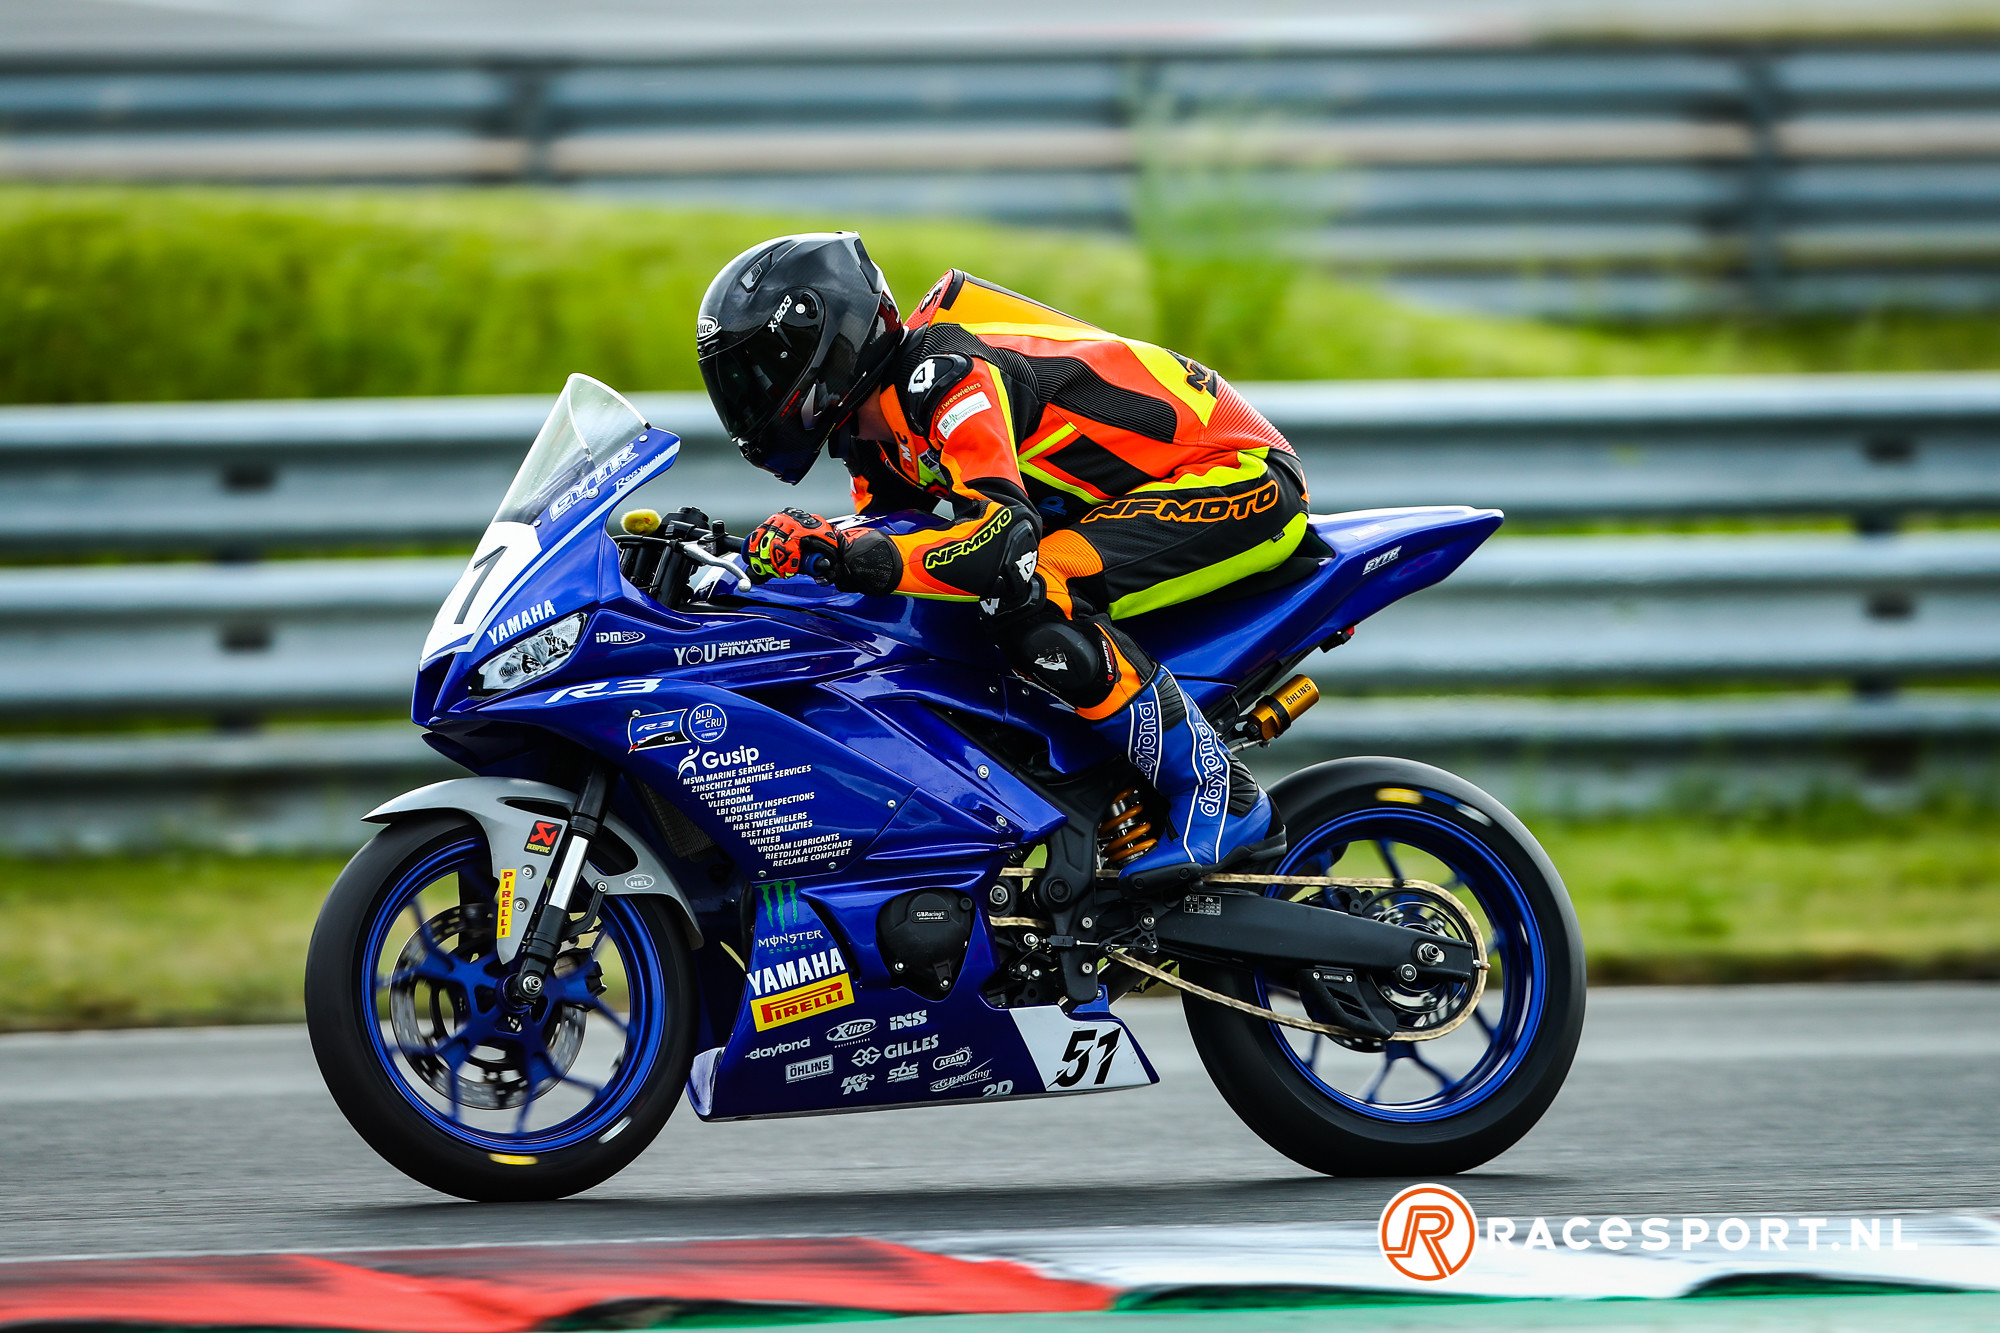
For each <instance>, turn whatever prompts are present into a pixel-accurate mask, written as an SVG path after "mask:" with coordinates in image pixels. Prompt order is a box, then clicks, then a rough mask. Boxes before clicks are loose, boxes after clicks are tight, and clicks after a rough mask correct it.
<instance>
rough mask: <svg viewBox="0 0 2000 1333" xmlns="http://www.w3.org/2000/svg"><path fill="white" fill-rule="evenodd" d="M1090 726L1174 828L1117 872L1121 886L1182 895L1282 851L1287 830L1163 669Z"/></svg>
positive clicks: (1254, 782)
mask: <svg viewBox="0 0 2000 1333" xmlns="http://www.w3.org/2000/svg"><path fill="white" fill-rule="evenodd" d="M1091 725H1092V726H1093V727H1094V728H1096V730H1097V733H1098V734H1099V735H1100V736H1103V737H1104V738H1105V739H1107V740H1109V741H1110V742H1111V743H1112V744H1114V745H1120V746H1123V747H1124V750H1125V754H1126V756H1127V757H1128V758H1130V759H1131V761H1132V763H1133V765H1134V766H1135V767H1136V768H1138V770H1139V771H1140V772H1141V773H1143V774H1145V776H1146V779H1147V780H1148V781H1149V782H1151V783H1152V784H1153V786H1154V787H1155V788H1156V789H1157V790H1158V791H1159V793H1160V795H1161V796H1162V797H1164V798H1165V799H1166V814H1167V818H1168V819H1169V820H1170V821H1171V823H1172V828H1171V829H1170V830H1169V831H1168V832H1167V833H1166V834H1165V835H1163V836H1162V837H1161V838H1160V840H1159V841H1158V842H1157V843H1155V844H1154V845H1153V847H1152V848H1151V850H1149V851H1147V852H1146V854H1145V855H1143V856H1141V857H1138V858H1137V859H1135V860H1133V861H1129V862H1127V863H1126V864H1125V865H1124V866H1122V867H1121V868H1120V872H1119V883H1120V884H1121V885H1122V886H1124V887H1125V888H1127V889H1128V890H1129V891H1137V892H1138V893H1141V894H1146V895H1149V896H1165V895H1169V894H1172V893H1175V892H1183V891H1185V890H1187V889H1191V888H1193V887H1195V886H1196V885H1197V884H1198V883H1199V882H1200V881H1201V877H1202V876H1203V875H1208V874H1213V873H1215V872H1217V871H1221V870H1228V869H1230V868H1231V867H1234V866H1240V865H1244V864H1246V863H1249V862H1253V861H1256V860H1259V859H1261V858H1264V857H1269V856H1275V855H1276V854H1278V853H1279V852H1282V851H1284V850H1285V826H1284V824H1283V822H1282V821H1280V820H1279V818H1278V815H1277V812H1276V811H1275V810H1273V809H1272V808H1271V798H1270V797H1268V796H1266V795H1265V794H1264V791H1263V789H1262V788H1261V787H1259V786H1258V785H1257V780H1256V779H1255V778H1253V777H1251V776H1250V770H1249V769H1248V768H1245V767H1244V766H1243V762H1242V761H1241V760H1240V759H1238V758H1237V757H1236V756H1235V755H1233V754H1231V753H1230V752H1229V747H1228V746H1227V745H1224V744H1223V742H1222V737H1220V736H1218V735H1216V732H1215V728H1214V727H1212V726H1210V725H1209V723H1208V719H1207V718H1206V717H1203V716H1202V712H1201V710H1200V709H1199V708H1196V707H1195V706H1194V705H1193V704H1192V703H1191V702H1190V701H1189V700H1188V698H1187V696H1186V695H1184V694H1182V693H1181V687H1180V685H1179V683H1178V682H1176V681H1175V680H1174V677H1173V674H1172V673H1171V672H1169V671H1168V670H1167V669H1166V668H1165V667H1163V666H1160V667H1155V668H1154V671H1153V678H1152V680H1150V681H1149V682H1147V684H1146V687H1145V688H1144V689H1142V690H1140V691H1139V692H1138V693H1137V694H1135V695H1133V696H1132V698H1131V700H1130V701H1129V702H1127V703H1126V704H1125V706H1124V707H1122V708H1120V709H1118V710H1117V711H1116V712H1113V713H1111V714H1110V715H1108V716H1106V717H1103V718H1098V719H1092V721H1091Z"/></svg>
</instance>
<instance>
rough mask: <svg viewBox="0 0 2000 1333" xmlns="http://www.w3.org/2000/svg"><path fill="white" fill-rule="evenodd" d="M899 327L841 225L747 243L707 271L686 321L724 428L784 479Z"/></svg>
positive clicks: (809, 461)
mask: <svg viewBox="0 0 2000 1333" xmlns="http://www.w3.org/2000/svg"><path fill="white" fill-rule="evenodd" d="M902 336H903V319H902V315H901V314H900V313H899V312H898V311H897V309H896V298H895V297H893V296H891V295H890V294H889V284H888V282H887V281H886V280H885V279H884V278H883V277H882V270H881V269H880V268H878V267H876V265H875V262H874V261H873V260H871V259H870V258H869V257H868V251H867V250H866V249H864V248H863V247H862V244H861V237H860V236H859V235H857V234H856V233H854V232H851V231H839V232H814V233H809V234H807V235H802V236H780V237H779V238H777V239H776V240H772V241H765V242H764V243H763V244H762V245H754V246H752V247H750V248H749V249H748V250H745V251H744V252H743V253H742V254H740V255H738V256H736V258H734V259H732V260H730V261H729V262H728V263H727V264H725V265H724V266H723V269H722V272H720V273H718V274H716V275H715V281H714V282H711V283H710V284H709V285H708V293H707V294H706V295H705V296H703V297H702V298H701V312H700V314H699V315H698V316H697V318H696V319H695V351H696V355H697V358H698V360H699V362H700V365H701V378H702V382H703V383H704V384H706V385H707V386H708V396H709V400H710V401H711V402H713V403H714V404H715V411H716V415H717V416H719V417H721V418H722V425H723V429H725V430H727V431H728V432H729V435H730V438H731V439H733V440H735V441H736V447H737V448H738V449H739V450H741V451H742V454H743V457H744V458H745V459H747V460H748V461H749V462H751V463H753V464H755V465H756V466H758V467H760V468H763V469H764V470H765V471H766V472H769V473H771V474H772V475H774V476H776V477H777V478H778V479H779V480H781V481H785V482H789V483H791V484H793V485H796V484H798V482H799V480H800V479H801V478H803V477H804V476H805V475H806V473H807V472H808V471H809V470H810V469H811V468H812V465H813V463H814V461H815V460H816V459H817V458H818V457H819V453H820V449H821V447H822V446H824V445H825V444H826V443H827V441H828V440H829V439H831V438H832V436H833V433H834V432H835V431H837V430H839V429H840V428H841V427H842V426H845V425H846V424H847V423H848V421H849V420H851V419H852V418H853V416H854V411H855V409H856V408H857V407H859V406H860V405H861V401H862V399H863V398H865V397H866V396H867V395H868V394H869V393H871V392H872V391H873V390H874V389H875V387H876V385H877V384H879V383H880V382H881V379H882V377H883V375H884V374H885V373H886V372H887V370H888V367H889V358H890V355H891V354H892V353H893V352H894V351H895V350H896V346H897V344H898V343H899V342H900V341H901V339H902Z"/></svg>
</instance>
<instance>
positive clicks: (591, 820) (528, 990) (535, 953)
mask: <svg viewBox="0 0 2000 1333" xmlns="http://www.w3.org/2000/svg"><path fill="white" fill-rule="evenodd" d="M615 776H616V771H615V770H614V769H613V768H612V767H611V765H609V764H606V763H602V762H597V763H593V764H592V765H591V766H590V772H589V773H588V774H586V775H585V777H584V780H583V794H582V795H581V796H579V797H578V798H577V802H576V809H574V810H573V811H571V812H570V817H569V831H568V833H567V834H566V836H565V837H564V839H563V848H562V855H561V856H559V857H558V858H556V873H555V874H554V875H552V876H550V877H549V881H548V883H547V884H546V885H545V886H544V888H543V890H542V893H543V897H542V902H541V906H540V907H538V908H536V910H535V920H534V924H533V925H531V926H529V927H528V934H527V937H526V938H525V939H523V940H522V941H521V951H520V954H519V955H518V956H517V959H516V966H515V972H514V981H513V990H514V994H515V996H516V998H518V999H522V1000H528V1001H533V1000H537V999H539V998H541V994H542V986H543V982H544V981H545V980H546V978H547V977H548V974H549V968H550V967H551V966H553V965H554V963H555V960H556V954H557V952H558V951H560V949H561V948H562V939H563V933H564V930H565V929H566V928H567V926H568V925H569V910H570V903H571V901H572V899H574V897H575V896H576V886H577V885H578V884H579V883H581V882H582V881H583V878H584V873H583V872H584V867H585V866H586V864H587V863H588V862H589V859H590V844H591V840H592V839H594V838H596V837H597V835H598V832H599V831H600V830H601V829H602V828H603V820H604V808H605V806H606V805H608V804H610V801H611V780H612V778H613V777H615Z"/></svg>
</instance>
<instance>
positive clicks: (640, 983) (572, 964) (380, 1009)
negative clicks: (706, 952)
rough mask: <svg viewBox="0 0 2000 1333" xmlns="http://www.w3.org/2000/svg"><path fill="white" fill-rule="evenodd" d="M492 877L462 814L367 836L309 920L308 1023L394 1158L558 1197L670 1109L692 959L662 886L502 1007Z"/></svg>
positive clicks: (345, 1102) (574, 945)
mask: <svg viewBox="0 0 2000 1333" xmlns="http://www.w3.org/2000/svg"><path fill="white" fill-rule="evenodd" d="M495 889H496V885H495V882H494V879H493V876H492V873H491V870H490V869H489V859H488V856H487V851H486V845H485V840H484V834H483V832H482V831H481V830H480V828H479V826H478V825H477V824H476V823H474V822H472V821H471V820H469V819H467V818H466V817H465V816H463V815H457V814H429V815H421V816H418V817H415V818H412V819H408V820H404V821H401V822H398V823H396V824H393V825H391V826H389V827H388V828H385V829H384V830H382V832H380V833H378V834H377V835H376V836H375V838H374V839H373V840H372V841H371V842H369V844H368V845H367V846H366V847H364V848H362V849H361V851H360V852H358V853H357V854H356V855H355V857H354V859H353V860H352V861H350V862H348V864H347V867H346V869H344V870H343V871H341V873H340V877H339V878H338V879H337V880H336V881H335V882H334V885H333V889H332V892H331V893H329V894H328V896H327V900H326V903H325V905H324V906H323V907H322V908H321V910H320V916H319V921H318V924H317V925H316V926H315V927H314V928H313V937H312V945H311V947H310V949H309V951H308V953H307V957H306V985H305V1000H306V1023H307V1028H308V1030H309V1032H310V1033H311V1036H312V1044H313V1054H314V1056H315V1057H316V1058H317V1059H318V1061H319V1067H320V1072H321V1074H322V1075H323V1076H324V1077H325V1079H326V1085H327V1089H328V1091H329V1092H331V1093H332V1094H333V1099H334V1101H335V1103H336V1104H338V1105H339V1107H340V1109H341V1112H342V1114H344V1115H345V1116H346V1117H347V1120H348V1123H350V1124H351V1125H353V1126H354V1128H355V1130H356V1131H357V1132H358V1133H360V1135H361V1137H362V1138H364V1139H366V1140H367V1141H368V1144H369V1146H370V1147H372V1148H374V1149H375V1151H376V1152H378V1153H380V1154H381V1155H382V1156H383V1158H385V1159H386V1160H387V1161H388V1162H389V1163H390V1164H391V1165H393V1166H395V1167H396V1168H397V1169H398V1170H400V1171H402V1172H403V1173H404V1174H406V1175H408V1176H410V1177H412V1178H414V1179H416V1180H418V1181H421V1182H422V1183H423V1184H426V1185H428V1186H430V1187H431V1188H432V1189H435V1190H439V1191H441V1192H443V1193H445V1194H453V1195H457V1196H458V1197H459V1198H462V1199H473V1200H479V1201H489V1202H499V1201H513V1200H527V1199H556V1198H561V1197H563V1196H565V1195H570V1194H575V1193H577V1192H578V1191H580V1190H586V1189H589V1188H590V1187H591V1186H593V1185H597V1184H599V1183H601V1182H603V1181H604V1180H606V1179H608V1178H609V1177H610V1176H612V1175H613V1174H615V1173H616V1172H617V1171H619V1170H620V1169H622V1168H623V1167H624V1166H625V1165H626V1164H627V1163H629V1162H630V1161H631V1160H632V1159H633V1158H634V1157H636V1156H638V1155H639V1153H640V1152H641V1151H643V1150H644V1149H645V1148H646V1146H647V1145H648V1144H649V1143H651V1142H652V1140H653V1138H654V1136H655V1135H657V1134H658V1133H659V1132H660V1129H661V1127H662V1126H664V1125H665V1124H666V1121H667V1117H668V1116H669V1115H670V1114H671V1113H672V1112H673V1109H674V1106H675V1104H676V1103H677V1102H678V1101H679V1098H680V1092H681V1088H682V1086H683V1085H684V1084H685V1083H686V1081H687V1074H688V1065H689V1062H690V1061H691V1059H692V1058H693V1046H694V1039H693V1032H694V1014H695V1010H694V1006H695V993H694V984H693V960H692V956H691V953H690V950H689V947H688V944H687V940H686V937H685V935H684V934H683V932H682V929H681V926H680V923H679V921H677V920H676V919H675V917H674V915H673V914H672V912H671V910H670V909H669V907H668V906H667V904H666V902H665V901H664V900H662V899H659V898H654V897H648V896H644V895H635V896H631V897H607V898H606V899H605V900H604V904H603V910H602V919H601V922H600V923H599V924H598V925H597V927H596V928H595V929H594V930H593V931H590V932H587V933H584V934H582V935H580V936H578V937H576V938H573V939H571V940H568V941H565V946H564V947H565V953H564V955H563V957H562V958H559V959H558V961H557V967H556V969H555V970H554V971H552V972H551V975H550V978H549V987H548V992H547V995H546V997H545V999H544V1000H543V1001H542V1003H541V1004H540V1005H538V1006H537V1008H536V1009H535V1010H533V1011H531V1012H529V1013H527V1014H511V1013H509V1012H508V1011H507V1010H506V1008H505V1007H504V1006H503V1005H501V1004H500V1003H499V998H498V997H499V996H500V994H502V991H501V989H500V983H501V982H502V980H503V979H504V976H505V974H506V972H507V970H508V969H507V968H506V966H505V965H504V964H502V963H501V962H500V961H499V959H498V957H497V954H496V953H495V950H494V944H493V921H494V914H495V909H496V907H497V904H496V903H495V899H494V894H495ZM577 924H582V923H580V922H579V923H577Z"/></svg>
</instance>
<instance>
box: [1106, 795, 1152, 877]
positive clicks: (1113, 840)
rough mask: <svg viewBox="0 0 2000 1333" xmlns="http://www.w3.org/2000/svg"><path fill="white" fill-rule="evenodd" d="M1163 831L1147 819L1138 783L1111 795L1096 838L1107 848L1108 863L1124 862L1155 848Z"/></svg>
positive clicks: (1114, 865) (1117, 863)
mask: <svg viewBox="0 0 2000 1333" xmlns="http://www.w3.org/2000/svg"><path fill="white" fill-rule="evenodd" d="M1159 840H1160V835H1159V834H1157V833H1155V832H1154V831H1153V826H1152V824H1151V823H1149V822H1147V819H1146V804H1145V802H1144V801H1142V800H1141V799H1140V798H1139V789H1138V788H1137V787H1127V788H1126V789H1125V790H1124V791H1121V792H1119V793H1118V795H1116V796H1115V797H1113V798H1112V800H1111V810H1110V813H1108V814H1107V815H1105V816H1104V821H1103V822H1102V823H1100V824H1099V825H1098V826H1097V841H1098V842H1099V843H1100V844H1102V846H1103V849H1104V861H1105V864H1106V865H1109V866H1111V867H1113V868H1114V869H1115V868H1116V867H1118V866H1122V865H1124V864H1125V863H1126V862H1127V861H1130V860H1132V859H1134V858H1135V857H1140V856H1144V855H1145V854H1146V853H1147V852H1149V851H1151V850H1152V849H1153V844H1154V843H1156V842H1158V841H1159Z"/></svg>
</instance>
